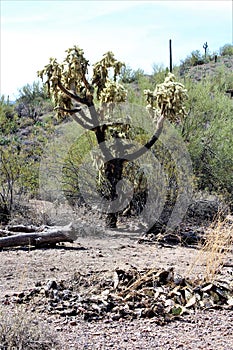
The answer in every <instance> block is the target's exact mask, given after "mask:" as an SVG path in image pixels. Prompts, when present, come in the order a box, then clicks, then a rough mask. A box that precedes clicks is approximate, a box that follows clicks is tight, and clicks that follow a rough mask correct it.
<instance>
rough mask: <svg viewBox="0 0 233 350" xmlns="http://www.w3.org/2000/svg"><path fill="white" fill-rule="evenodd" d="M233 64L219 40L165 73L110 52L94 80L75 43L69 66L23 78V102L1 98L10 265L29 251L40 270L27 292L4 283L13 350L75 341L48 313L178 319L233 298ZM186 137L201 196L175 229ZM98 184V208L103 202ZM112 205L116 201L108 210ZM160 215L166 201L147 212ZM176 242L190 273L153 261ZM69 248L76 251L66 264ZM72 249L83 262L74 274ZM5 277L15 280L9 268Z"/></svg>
mask: <svg viewBox="0 0 233 350" xmlns="http://www.w3.org/2000/svg"><path fill="white" fill-rule="evenodd" d="M206 44H207V43H206ZM203 48H204V47H203ZM38 68H41V67H38ZM232 68H233V51H232V45H230V44H226V45H224V46H222V47H221V48H220V49H219V52H218V53H216V52H213V53H211V52H209V50H208V45H205V50H204V53H203V54H201V53H200V51H193V52H192V53H191V55H189V56H188V57H186V58H185V59H184V60H183V61H182V62H181V64H180V66H176V67H173V72H172V73H171V72H169V71H168V69H167V68H166V67H163V66H158V65H154V66H153V72H152V74H151V75H146V74H144V72H143V70H141V69H138V70H136V71H134V70H132V69H131V68H130V67H126V66H125V65H124V63H123V62H120V61H118V60H117V59H116V58H115V56H114V54H113V53H111V52H108V53H106V54H105V55H103V57H102V58H101V59H100V60H99V61H98V62H97V63H96V64H95V65H94V66H93V70H92V73H93V74H92V77H91V78H90V76H89V74H87V73H89V70H90V67H89V62H88V60H87V59H86V57H85V55H84V52H83V51H82V50H81V49H80V48H79V47H77V46H75V47H73V48H70V49H68V50H67V51H66V57H65V59H64V61H63V62H62V63H58V62H57V60H56V59H50V61H49V63H48V65H47V66H45V67H44V68H43V69H42V70H41V71H38V76H39V77H40V78H42V80H43V81H42V82H34V83H33V84H32V85H29V84H27V85H26V86H24V87H22V88H21V89H20V90H19V97H18V98H17V100H16V101H14V102H12V101H9V99H8V98H6V97H5V96H2V97H1V101H0V163H1V167H0V241H1V242H0V247H1V252H0V253H1V254H2V256H3V259H4V262H5V264H6V265H4V266H3V268H2V269H3V272H2V275H3V276H5V275H6V276H8V274H9V273H12V272H11V271H10V272H9V271H8V268H9V269H12V266H14V261H15V260H17V256H16V255H17V254H19V264H21V263H22V266H23V264H24V261H25V259H26V258H25V254H26V253H28V254H29V255H28V257H29V265H30V268H29V267H28V271H27V272H26V275H24V276H23V278H22V280H23V282H22V281H19V280H20V277H19V279H17V282H16V283H19V284H20V282H22V285H23V287H22V292H20V291H19V289H20V288H18V286H17V288H16V289H17V291H14V288H13V287H9V289H11V293H10V292H7V293H6V292H4V290H3V291H2V292H1V302H2V306H1V308H0V319H1V322H0V349H11V348H12V349H13V348H16V349H52V348H54V349H55V348H56V347H57V348H61V345H59V339H58V338H59V337H57V331H56V327H55V328H54V327H53V326H52V327H51V332H50V331H49V332H48V330H47V329H45V328H46V327H45V326H44V325H45V323H44V320H43V317H44V316H43V315H46V317H48V319H49V320H50V321H48V322H49V324H51V325H53V324H56V322H60V321H57V320H60V318H62V319H63V320H64V318H65V319H66V321H67V324H69V325H72V326H77V324H78V321H77V320H79V319H80V318H81V319H82V320H85V321H89V322H96V321H98V322H100V321H103V320H108V321H106V322H113V321H114V322H115V321H118V320H120V319H121V320H135V319H146V318H151V319H154V320H155V322H157V324H161V325H162V324H163V325H164V324H166V323H167V322H170V321H173V320H176V319H177V318H178V319H179V317H183V316H184V317H185V315H190V314H192V313H194V312H197V311H198V310H203V309H209V308H212V309H215V308H216V309H218V308H222V309H224V310H225V309H226V310H228V309H231V308H232V298H233V296H232V272H229V273H228V272H226V267H227V268H230V269H231V271H232V259H231V255H232V242H233V238H232V237H233V236H232V210H233V188H232V184H233V161H232V160H233V142H232V125H233V100H232V98H231V94H229V91H232V90H233V73H232V71H233V70H232ZM135 106H136V107H135ZM74 129H75V130H76V131H75V133H74ZM161 135H165V136H162V138H161ZM173 135H176V136H175V140H180V141H179V142H180V144H179V145H177V148H178V150H179V149H182V147H183V148H184V149H185V150H187V154H188V157H189V159H190V162H191V165H192V171H191V172H190V173H189V174H188V175H190V174H191V176H190V177H188V176H187V177H186V178H185V184H186V185H187V186H189V184H190V186H191V187H192V197H191V198H190V202H189V203H188V205H187V207H185V208H184V209H185V212H184V215H182V220H180V222H179V223H178V225H177V226H174V227H172V229H171V227H169V229H167V227H168V226H167V223H168V222H169V218H170V216H171V213H172V211H173V209H174V207H175V204H176V201H177V198H178V195H179V191H181V190H182V188H181V187H182V186H180V187H179V185H180V181H181V183H182V180H183V178H182V176H181V173H182V172H181V171H180V170H179V166H178V165H179V164H181V163H179V162H178V163H177V162H176V159H175V158H177V154H178V153H175V151H176V150H175V147H173V148H171V147H170V148H169V145H168V144H167V143H166V142H167V140H170V139H172V137H173ZM164 140H165V141H164ZM179 147H180V148H179ZM172 149H173V150H174V153H172ZM148 151H149V152H150V153H151V154H152V155H153V157H155V158H156V160H157V163H159V166H158V168H157V167H155V169H157V170H158V173H159V171H163V172H162V174H163V176H164V178H165V179H166V181H165V184H166V191H165V192H164V193H161V192H162V191H163V190H164V189H163V186H162V185H161V184H163V182H161V178H160V177H159V175H158V176H157V175H156V176H155V172H153V173H152V175H151V174H150V169H149V168H148V169H149V170H148V169H147V170H145V169H144V168H143V169H142V167H141V165H142V163H143V162H142V161H141V160H140V159H141V158H140V157H142V156H143V155H144V154H146V153H147V152H148ZM182 154H183V153H182ZM157 163H156V164H157ZM177 164H178V165H177ZM156 166H157V165H156ZM161 169H162V170H161ZM179 171H180V173H179ZM125 179H126V180H127V181H126V182H123V185H122V187H121V188H120V190H119V187H118V183H119V182H121V181H122V180H125ZM85 181H86V182H87V185H88V186H86V187H85V186H84V185H83V184H85ZM57 183H59V191H58V190H57V187H56V186H57ZM129 184H131V185H129ZM151 184H153V191H152V193H153V195H154V196H155V197H153V200H154V203H155V205H157V204H158V203H157V202H156V200H157V199H156V194H157V195H158V197H159V196H162V197H159V198H162V199H163V200H164V203H163V208H162V210H161V212H160V215H159V217H156V219H154V218H152V219H154V221H153V220H152V221H153V225H147V223H144V222H142V216H140V215H141V213H144V212H145V208H147V201H148V188H149V187H150V186H151ZM164 187H165V186H164ZM95 191H96V194H97V196H96V197H93V198H94V205H93V207H92V206H91V205H90V202H89V199H90V198H92V197H91V196H92V193H94V192H95ZM128 196H129V198H130V200H129V201H127V199H128ZM96 198H97V199H96ZM154 198H155V199H154ZM106 203H107V204H106ZM111 203H117V205H116V207H114V206H113V207H111V205H112V204H111ZM125 203H126V205H125ZM101 205H103V208H105V210H99V211H98V210H97V209H101ZM104 205H105V206H104ZM114 205H115V204H114ZM106 208H107V210H106ZM109 208H110V209H109ZM150 209H151V208H150ZM181 209H182V208H181ZM182 210H183V209H182ZM155 213H156V212H155V211H153V208H152V211H151V213H149V214H148V213H147V212H146V218H147V214H148V215H150V216H153V215H155ZM67 220H68V221H67ZM148 220H149V219H148ZM70 222H72V225H71V224H70V225H68V226H64V225H67V224H69V223H70ZM148 222H149V221H148ZM59 225H60V226H59ZM67 227H68V229H67V230H66V228H67ZM70 231H72V232H71V233H70ZM63 232H64V234H63ZM122 232H123V233H122ZM51 234H52V236H51ZM121 234H122V236H121ZM54 235H55V236H56V237H55V238H54ZM124 235H126V236H124ZM16 236H17V240H16ZM48 237H53V238H52V241H47V238H48ZM59 237H61V239H60V240H59ZM106 237H107V238H106ZM115 237H116V239H118V241H117V242H118V245H119V246H117V248H116V249H117V253H116V251H114V249H115V248H114V249H113V248H111V249H112V250H111V254H112V255H113V256H114V259H115V260H112V257H111V256H110V255H109V254H108V249H110V248H109V242H111V244H113V245H114V244H115V240H114V239H115ZM129 237H130V238H129ZM25 239H26V242H27V240H28V244H27V243H25ZM101 239H102V243H101V244H102V245H101V244H100V243H98V242H99V241H100V240H101ZM98 240H99V241H98ZM132 240H133V243H132ZM77 241H79V242H82V243H83V245H84V246H85V247H84V248H83V249H82V246H81V247H80V246H79V243H77ZM7 242H11V243H10V244H8V243H7ZM96 242H97V243H96ZM113 242H114V243H113ZM120 242H124V244H123V243H120ZM80 244H81V243H80ZM132 244H133V245H132ZM19 246H21V248H18V247H19ZM153 246H154V248H152V247H153ZM100 247H101V248H100ZM168 247H169V248H168ZM175 247H177V249H181V250H179V254H180V253H181V252H183V251H185V253H184V254H185V259H186V260H185V264H186V265H188V266H186V268H184V267H182V266H179V262H178V260H177V261H176V262H175V263H174V262H173V266H174V265H175V269H176V268H179V267H180V268H181V271H180V273H183V274H184V276H183V277H181V276H180V275H176V271H174V269H173V267H171V266H170V261H169V259H168V260H167V262H166V264H165V263H163V264H161V262H158V261H157V260H156V261H155V262H153V261H152V260H153V259H154V255H153V254H155V253H154V252H155V251H156V249H161V251H162V252H163V253H161V254H164V257H165V260H166V258H167V256H168V255H169V254H168V253H167V251H166V249H176V248H175ZM66 248H67V250H66ZM194 248H195V249H194ZM37 249H38V250H40V249H41V251H42V252H43V254H45V255H46V254H48V261H47V262H45V263H44V268H43V267H42V266H40V268H38V266H37V265H36V264H37V263H36V258H38V259H39V260H40V261H41V264H43V261H44V260H43V259H44V258H43V256H42V255H41V254H40V253H38V254H40V257H39V256H37V255H36V254H37V253H36V251H37ZM79 249H80V251H79ZM153 249H154V250H153ZM189 249H192V251H191V250H189ZM60 250H61V252H60ZM73 250H74V251H73ZM194 250H195V251H196V252H197V254H196V255H194V253H193V251H194ZM119 251H123V253H122V254H121V255H120V253H119ZM89 252H91V253H89ZM57 253H58V254H57ZM147 253H148V261H147V258H145V255H146V254H147ZM60 254H64V256H65V264H64V265H63V266H61V261H59V259H60V257H61V255H60ZM68 254H69V255H68ZM75 254H76V255H77V254H80V256H81V261H83V262H85V261H86V266H81V263H80V261H79V262H77V257H76V255H75ZM85 254H86V257H85ZM88 254H90V255H88ZM91 254H92V255H91ZM137 254H138V257H137ZM140 254H141V255H140ZM150 254H151V257H153V258H151V260H150V258H149V256H150ZM156 254H157V253H156ZM177 254H178V253H177ZM55 255H56V257H55ZM87 255H88V256H87ZM189 256H192V263H191V261H189ZM93 257H94V258H95V261H96V263H95V265H94V266H93V264H92V258H93ZM169 257H170V258H171V256H170V255H169ZM34 258H35V260H33V259H34ZM102 258H103V263H102V262H101V259H102ZM137 258H138V259H139V260H138V262H137ZM70 259H73V262H74V261H75V264H78V267H77V269H76V268H74V271H72V273H71V271H70V270H69V268H68V267H67V266H69V264H70ZM85 259H86V260H85ZM140 259H141V260H140ZM177 259H178V258H177ZM53 261H54V262H53ZM55 261H56V263H55ZM114 261H115V262H116V263H115V262H114ZM123 262H124V264H123ZM8 263H9V264H11V265H9V267H8V265H7V264H8ZM117 263H119V264H120V265H122V266H121V268H119V266H118V267H117V265H116V264H117ZM131 263H132V264H134V265H132V264H131ZM53 264H54V266H53ZM130 264H131V265H130ZM155 264H158V266H157V265H155ZM16 265H17V264H16ZM82 265H85V264H82ZM123 265H124V266H123ZM143 265H144V266H143ZM145 265H146V266H145ZM148 265H149V268H148ZM181 265H182V264H181ZM73 266H75V265H74V264H73ZM127 266H128V268H127ZM78 268H79V269H80V270H78ZM111 268H112V269H113V270H114V273H112V271H110V270H111ZM31 269H34V270H33V272H31ZM40 269H41V271H42V270H43V269H44V270H43V274H42V272H41V274H40ZM13 270H14V268H13ZM67 271H68V272H69V275H68V277H67ZM14 273H16V272H15V271H14V272H13V275H14ZM33 273H34V275H33ZM37 273H38V276H40V280H39V277H38V276H37ZM30 274H32V275H30ZM61 275H62V276H61ZM32 276H33V277H32ZM45 276H47V279H49V282H48V281H47V280H46V279H45ZM21 277H22V276H21ZM220 277H223V278H224V279H225V282H224V283H223V282H220V281H219V278H220ZM14 278H15V279H16V275H15V277H14ZM32 280H33V282H32ZM28 283H29V285H30V288H28ZM33 283H34V284H35V285H34V284H33ZM32 284H33V285H32ZM3 286H4V288H6V289H7V287H6V286H7V278H6V279H5V277H4V278H3ZM12 293H13V294H12ZM14 305H15V306H16V308H15V307H14ZM21 305H22V309H21V307H19V306H21ZM8 308H11V311H10V315H11V317H9V314H8V311H7V310H8ZM226 312H227V311H226ZM32 314H33V315H34V316H35V317H34V316H33V317H32ZM50 317H51V318H50ZM46 322H47V321H46ZM53 322H55V323H53ZM69 322H70V323H69ZM59 324H60V323H59ZM62 324H63V323H62ZM61 327H63V326H61ZM58 328H59V327H58ZM59 329H60V328H59ZM61 329H62V328H61ZM61 329H60V330H61ZM66 331H67V329H66ZM53 332H54V333H53ZM61 332H62V331H61ZM55 333H56V336H55ZM32 335H33V336H32ZM62 344H63V345H62V346H63V347H64V340H63V343H62ZM82 346H83V348H85V347H84V346H85V344H82ZM71 348H72V347H71ZM74 348H75V347H74ZM87 348H88V347H87ZM90 348H91V347H90ZM77 349H78V347H77Z"/></svg>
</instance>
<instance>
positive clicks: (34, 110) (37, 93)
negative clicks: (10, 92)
mask: <svg viewBox="0 0 233 350" xmlns="http://www.w3.org/2000/svg"><path fill="white" fill-rule="evenodd" d="M52 108H53V107H52V103H51V101H50V100H49V99H48V97H47V94H46V88H45V87H44V86H41V85H40V84H39V83H38V82H34V83H33V84H32V85H30V84H27V85H25V86H23V87H22V88H21V89H20V90H19V97H18V99H17V100H16V106H15V110H16V111H17V113H18V115H19V116H20V117H21V116H26V117H28V118H32V119H33V120H38V118H39V116H41V115H42V114H44V113H46V112H49V111H51V110H52Z"/></svg>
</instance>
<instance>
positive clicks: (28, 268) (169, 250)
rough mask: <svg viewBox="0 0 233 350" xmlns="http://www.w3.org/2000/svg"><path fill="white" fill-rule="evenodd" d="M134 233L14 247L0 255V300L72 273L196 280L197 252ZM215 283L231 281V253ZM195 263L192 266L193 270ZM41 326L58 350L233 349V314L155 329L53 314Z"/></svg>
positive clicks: (147, 322)
mask: <svg viewBox="0 0 233 350" xmlns="http://www.w3.org/2000/svg"><path fill="white" fill-rule="evenodd" d="M138 238H139V237H138V236H137V234H133V233H129V232H128V233H127V232H119V231H118V232H108V233H106V235H105V236H101V237H98V236H89V237H80V238H79V239H78V240H77V241H76V242H75V243H73V244H70V243H66V244H65V245H60V246H58V247H57V248H54V249H29V248H15V249H4V250H3V251H1V252H0V259H1V266H0V276H1V279H0V299H1V300H3V299H4V297H5V296H6V295H9V296H11V295H12V294H14V293H15V292H20V291H24V290H28V289H30V288H32V287H33V286H34V285H35V283H36V282H39V281H42V282H43V281H48V280H61V279H64V280H67V279H69V278H70V277H71V276H72V275H73V274H74V273H75V272H81V273H83V274H88V273H89V274H90V273H102V272H104V271H106V272H109V271H110V272H111V271H114V269H115V268H122V269H129V268H130V267H132V266H133V267H137V268H139V269H141V268H148V267H150V268H151V267H153V268H154V267H158V268H160V267H161V268H165V269H167V268H169V267H174V269H175V272H176V273H177V274H180V275H181V276H183V277H186V276H189V277H190V276H194V277H197V276H200V275H203V274H204V273H205V267H204V266H203V264H202V259H200V255H198V254H200V253H199V251H198V250H197V249H194V248H188V247H181V246H169V245H168V246H166V247H161V246H158V245H157V244H138V242H137V241H138ZM225 262H226V264H225V265H226V267H224V268H223V269H222V271H221V274H220V276H219V278H223V279H226V278H227V279H228V280H231V281H232V279H233V277H232V272H233V271H232V267H231V266H232V263H233V258H232V254H230V253H229V255H228V256H227V258H226V261H225ZM193 264H194V265H193ZM43 322H44V323H46V324H48V327H50V328H51V329H53V330H54V333H55V335H56V337H57V338H58V341H59V348H60V349H64V350H72V349H77V350H78V349H128V350H130V349H132V350H134V349H161V350H162V349H164V350H166V349H167V350H168V349H205V350H211V349H218V350H220V349H226V350H230V349H233V335H232V322H233V310H229V309H228V310H209V311H198V312H196V313H193V314H191V315H187V316H184V317H183V318H182V320H177V321H173V322H170V323H168V324H166V325H164V326H160V325H157V324H156V323H155V322H154V321H153V318H152V319H138V320H132V321H128V320H120V321H109V320H105V321H98V322H87V321H82V320H81V321H80V320H77V321H74V320H72V321H71V320H69V319H67V318H64V317H63V318H62V317H57V316H54V315H52V316H51V317H49V316H46V317H44V319H43Z"/></svg>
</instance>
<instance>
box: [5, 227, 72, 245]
mask: <svg viewBox="0 0 233 350" xmlns="http://www.w3.org/2000/svg"><path fill="white" fill-rule="evenodd" d="M8 232H10V231H8ZM10 234H12V232H10ZM75 240H76V234H75V232H74V229H73V226H72V224H69V225H67V226H54V227H46V228H45V229H44V231H42V232H29V233H28V232H27V233H25V232H19V233H18V234H13V235H8V236H7V237H2V238H0V248H6V247H17V246H25V245H29V246H35V247H40V246H43V245H47V244H56V243H60V242H70V243H73V242H74V241H75Z"/></svg>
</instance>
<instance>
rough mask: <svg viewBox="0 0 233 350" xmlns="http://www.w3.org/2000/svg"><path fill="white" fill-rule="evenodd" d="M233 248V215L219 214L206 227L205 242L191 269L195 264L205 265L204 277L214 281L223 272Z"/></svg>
mask: <svg viewBox="0 0 233 350" xmlns="http://www.w3.org/2000/svg"><path fill="white" fill-rule="evenodd" d="M232 250H233V216H232V215H227V216H225V218H222V215H221V214H218V215H217V216H216V218H215V220H214V221H213V222H212V224H211V225H210V226H209V228H208V229H206V236H205V240H204V243H202V244H201V246H200V250H199V253H198V254H197V257H196V259H195V262H194V264H193V265H192V267H191V270H193V268H194V267H195V265H197V264H198V265H200V264H201V265H202V266H203V274H202V278H203V279H204V280H206V281H213V280H215V279H216V277H217V276H218V275H219V274H220V273H221V270H222V268H223V266H224V263H226V259H227V256H228V255H229V253H230V252H232Z"/></svg>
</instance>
